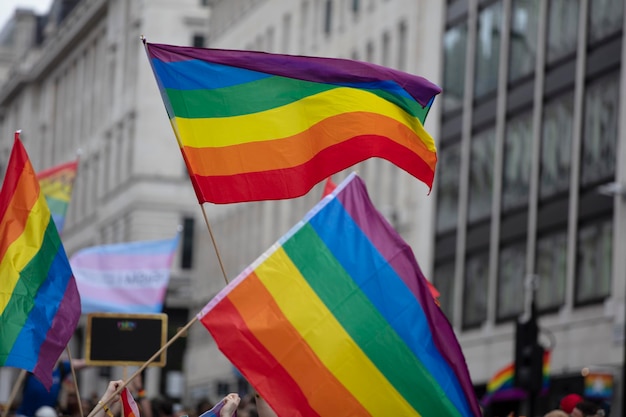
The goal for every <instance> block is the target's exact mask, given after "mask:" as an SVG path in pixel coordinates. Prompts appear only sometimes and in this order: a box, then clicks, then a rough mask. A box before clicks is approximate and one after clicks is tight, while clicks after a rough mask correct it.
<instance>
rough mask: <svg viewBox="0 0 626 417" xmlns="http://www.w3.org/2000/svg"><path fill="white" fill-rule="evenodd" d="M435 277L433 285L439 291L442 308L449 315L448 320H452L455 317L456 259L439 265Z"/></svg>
mask: <svg viewBox="0 0 626 417" xmlns="http://www.w3.org/2000/svg"><path fill="white" fill-rule="evenodd" d="M433 278H434V279H433V285H434V286H435V288H437V291H439V304H440V306H441V310H442V311H443V313H444V314H445V315H446V317H448V320H450V322H452V318H453V317H454V260H453V261H452V262H449V263H445V264H441V265H437V266H436V267H435V275H434V277H433Z"/></svg>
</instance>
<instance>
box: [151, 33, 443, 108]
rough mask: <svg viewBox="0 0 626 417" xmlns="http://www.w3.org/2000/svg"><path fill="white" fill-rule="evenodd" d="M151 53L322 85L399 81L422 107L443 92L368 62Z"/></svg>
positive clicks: (160, 47)
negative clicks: (199, 60) (197, 60)
mask: <svg viewBox="0 0 626 417" xmlns="http://www.w3.org/2000/svg"><path fill="white" fill-rule="evenodd" d="M148 45H149V47H148V51H149V52H148V53H149V54H150V56H151V57H152V58H157V59H159V60H161V61H163V62H177V61H185V60H190V59H201V60H204V61H209V62H214V63H217V64H222V65H229V66H233V67H237V68H245V69H248V70H252V71H259V72H264V73H267V74H274V75H279V76H283V77H290V78H296V79H300V80H305V81H313V82H319V83H342V82H345V83H355V82H374V81H380V80H389V81H394V82H396V83H397V84H398V85H399V86H401V87H402V88H403V89H404V90H406V91H407V92H408V93H409V94H410V95H411V96H412V97H413V98H414V99H415V100H417V101H418V102H419V103H420V104H421V105H422V106H427V105H428V104H429V103H430V101H431V99H432V98H433V97H434V96H436V95H437V94H439V93H440V92H441V88H439V87H438V86H437V85H435V84H433V83H431V82H430V81H428V80H427V79H425V78H422V77H418V76H415V75H411V74H407V73H405V72H402V71H398V70H394V69H391V68H386V67H383V66H380V65H376V64H371V63H368V62H362V61H354V60H349V59H337V58H322V57H309V56H296V55H280V54H269V53H265V52H256V51H235V50H223V49H200V48H192V47H180V46H171V45H164V44H156V43H149V44H148Z"/></svg>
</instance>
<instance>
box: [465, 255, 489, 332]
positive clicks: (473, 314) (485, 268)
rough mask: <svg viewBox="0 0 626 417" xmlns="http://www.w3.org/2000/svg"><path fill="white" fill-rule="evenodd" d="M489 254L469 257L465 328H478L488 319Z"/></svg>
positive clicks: (467, 264) (466, 281) (466, 269)
mask: <svg viewBox="0 0 626 417" xmlns="http://www.w3.org/2000/svg"><path fill="white" fill-rule="evenodd" d="M488 275H489V252H487V251H485V252H481V253H478V254H475V255H471V256H468V257H467V260H466V264H465V285H464V287H465V288H464V291H463V328H470V327H478V326H480V325H481V324H482V323H483V322H484V321H485V320H486V319H487V278H488Z"/></svg>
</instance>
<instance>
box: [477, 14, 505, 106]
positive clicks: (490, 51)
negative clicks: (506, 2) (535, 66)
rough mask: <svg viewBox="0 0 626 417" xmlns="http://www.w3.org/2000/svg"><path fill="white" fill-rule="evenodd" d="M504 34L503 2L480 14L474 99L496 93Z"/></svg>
mask: <svg viewBox="0 0 626 417" xmlns="http://www.w3.org/2000/svg"><path fill="white" fill-rule="evenodd" d="M501 33H502V2H497V3H494V4H493V5H491V6H489V7H487V8H486V9H484V10H482V11H481V12H480V15H479V16H478V31H477V34H476V36H477V39H476V65H475V73H474V97H475V98H479V97H482V96H484V95H485V94H487V93H490V92H492V91H495V89H496V87H497V86H498V66H499V61H500V38H501Z"/></svg>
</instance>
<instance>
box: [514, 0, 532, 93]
mask: <svg viewBox="0 0 626 417" xmlns="http://www.w3.org/2000/svg"><path fill="white" fill-rule="evenodd" d="M538 20H539V0H513V11H512V15H511V40H510V43H511V49H510V50H511V52H510V58H509V60H510V65H509V81H513V80H516V79H518V78H520V77H523V76H525V75H528V74H531V73H533V72H534V71H535V60H536V57H537V35H538V32H539V27H538V25H539V22H538Z"/></svg>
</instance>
